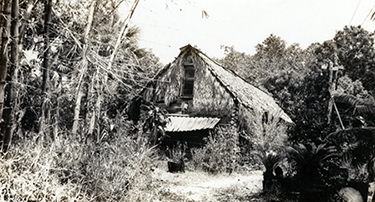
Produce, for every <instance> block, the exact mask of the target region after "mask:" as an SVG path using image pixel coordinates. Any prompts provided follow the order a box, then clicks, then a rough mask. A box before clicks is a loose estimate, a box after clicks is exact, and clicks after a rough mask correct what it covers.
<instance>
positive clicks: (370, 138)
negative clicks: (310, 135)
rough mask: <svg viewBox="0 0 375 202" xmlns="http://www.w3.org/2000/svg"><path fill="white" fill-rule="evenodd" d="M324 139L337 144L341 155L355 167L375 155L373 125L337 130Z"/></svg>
mask: <svg viewBox="0 0 375 202" xmlns="http://www.w3.org/2000/svg"><path fill="white" fill-rule="evenodd" d="M326 140H327V141H328V142H330V143H333V144H335V145H337V146H339V148H341V152H342V155H343V157H344V158H345V159H346V160H350V161H351V164H352V166H354V167H356V168H359V167H361V166H363V165H364V164H366V163H368V162H369V161H370V160H371V159H373V158H374V156H375V127H362V128H350V129H345V130H339V131H336V132H333V133H331V134H329V135H328V136H327V138H326Z"/></svg>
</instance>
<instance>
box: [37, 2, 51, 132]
mask: <svg viewBox="0 0 375 202" xmlns="http://www.w3.org/2000/svg"><path fill="white" fill-rule="evenodd" d="M44 6H45V7H44V11H45V16H44V55H43V81H42V96H43V97H44V99H43V103H42V105H41V116H40V121H39V134H40V135H42V133H46V134H48V133H49V132H48V126H46V125H48V124H49V122H50V117H49V116H50V104H49V103H48V102H49V98H48V97H49V95H48V91H49V68H50V67H49V65H50V64H49V57H50V54H49V52H50V42H49V28H50V23H51V12H52V1H51V0H45V4H44Z"/></svg>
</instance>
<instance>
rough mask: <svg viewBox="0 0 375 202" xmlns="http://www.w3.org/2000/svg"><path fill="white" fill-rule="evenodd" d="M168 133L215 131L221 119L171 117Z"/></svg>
mask: <svg viewBox="0 0 375 202" xmlns="http://www.w3.org/2000/svg"><path fill="white" fill-rule="evenodd" d="M169 120H170V121H169V122H168V123H167V126H166V128H165V131H166V132H186V131H196V130H205V129H213V128H214V127H215V126H216V124H217V123H219V121H220V118H208V117H183V116H169Z"/></svg>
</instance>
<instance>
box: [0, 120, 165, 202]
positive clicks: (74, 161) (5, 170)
mask: <svg viewBox="0 0 375 202" xmlns="http://www.w3.org/2000/svg"><path fill="white" fill-rule="evenodd" d="M129 128H130V127H129ZM33 135H36V134H33ZM35 139H36V138H34V139H32V138H23V139H19V140H17V141H16V142H15V143H14V144H13V145H12V147H11V148H10V149H9V152H8V153H7V154H6V155H4V156H2V158H1V159H0V201H155V199H156V200H158V199H157V198H159V197H160V196H159V195H160V193H159V192H160V190H161V189H162V188H160V187H158V185H157V182H155V181H154V180H153V178H152V175H151V174H152V171H151V168H152V167H153V165H154V163H155V161H156V160H157V157H156V155H155V153H156V149H155V148H154V147H150V146H149V144H148V139H147V137H146V135H144V134H142V133H141V132H138V133H135V134H133V135H132V134H131V132H129V131H127V130H126V129H123V130H120V131H118V132H117V133H116V134H112V135H111V136H109V135H108V136H107V137H106V138H104V139H102V141H101V142H100V143H95V142H94V141H90V140H89V141H87V142H86V143H84V142H79V141H78V138H75V137H71V136H70V134H68V133H63V134H60V135H58V136H57V137H56V139H55V140H54V141H51V140H44V142H41V141H39V143H37V141H36V140H35ZM45 139H46V138H45ZM152 187H154V188H155V189H150V188H152Z"/></svg>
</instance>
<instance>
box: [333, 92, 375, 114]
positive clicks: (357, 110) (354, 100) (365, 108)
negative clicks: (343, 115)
mask: <svg viewBox="0 0 375 202" xmlns="http://www.w3.org/2000/svg"><path fill="white" fill-rule="evenodd" d="M333 97H334V99H335V101H336V102H337V103H341V104H345V105H348V106H351V107H353V109H354V111H353V113H354V115H366V114H375V103H372V102H368V101H365V100H363V99H360V98H358V97H355V96H353V95H349V94H343V93H341V94H334V95H333Z"/></svg>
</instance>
